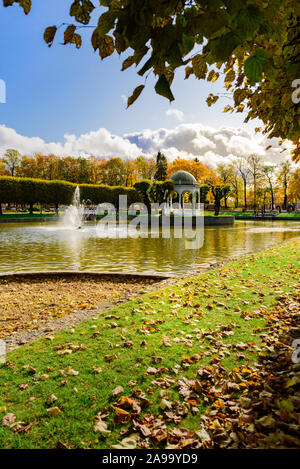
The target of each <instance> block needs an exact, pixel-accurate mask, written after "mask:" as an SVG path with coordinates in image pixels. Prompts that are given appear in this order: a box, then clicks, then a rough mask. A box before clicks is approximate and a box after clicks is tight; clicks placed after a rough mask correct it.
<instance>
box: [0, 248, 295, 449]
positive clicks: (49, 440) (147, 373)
mask: <svg viewBox="0 0 300 469" xmlns="http://www.w3.org/2000/svg"><path fill="white" fill-rule="evenodd" d="M299 253H300V240H299V239H297V240H293V241H290V242H288V243H284V244H281V245H279V246H277V247H274V248H273V249H270V250H268V251H264V252H261V253H259V254H256V255H251V256H248V257H246V258H243V259H241V260H239V261H236V262H233V263H231V264H228V265H226V266H225V267H223V268H221V269H216V270H211V271H209V272H207V273H204V274H202V275H199V276H197V277H193V278H191V279H190V280H184V281H181V282H180V283H179V284H177V285H176V286H171V287H169V288H166V289H163V290H161V291H158V292H157V293H155V294H151V295H145V296H143V297H141V298H140V299H137V300H134V301H131V302H128V303H126V304H122V305H120V306H117V307H115V308H114V309H113V310H112V311H111V312H110V313H109V314H106V315H103V316H99V317H98V318H97V319H94V320H89V321H86V322H84V323H82V324H80V325H79V326H78V327H77V328H76V329H75V330H66V331H63V332H60V333H58V334H56V335H55V336H54V337H48V339H47V338H45V339H42V340H38V341H36V342H34V343H32V344H30V345H27V346H23V347H20V348H19V349H17V350H16V351H14V352H11V353H9V355H8V358H7V360H8V361H7V363H6V364H5V365H2V367H1V365H0V390H1V392H0V447H1V448H54V447H56V446H57V445H61V444H63V445H66V446H67V447H70V448H109V447H110V446H111V445H115V444H116V443H118V442H119V441H120V440H122V438H123V437H124V435H126V429H127V428H129V427H130V422H127V420H128V419H127V418H126V416H125V417H124V418H123V417H122V415H121V416H120V418H115V419H114V418H113V417H114V412H116V407H115V405H116V401H117V399H118V398H120V397H121V399H122V398H123V401H124V402H125V400H126V399H129V398H131V397H132V396H139V397H140V398H142V399H144V402H145V403H148V401H149V406H148V407H147V409H145V410H144V409H142V412H141V415H140V417H139V418H140V419H141V418H143V416H144V415H150V414H151V415H155V416H156V417H157V418H164V422H166V425H167V426H168V427H170V428H174V427H178V428H182V427H185V428H187V429H189V430H191V431H195V430H197V429H198V428H199V422H200V415H202V414H204V413H205V412H206V409H207V406H208V403H207V402H206V401H205V400H201V399H199V401H197V402H191V403H190V404H189V405H190V406H191V407H193V412H188V413H187V415H186V416H184V417H183V418H182V420H181V422H180V423H177V422H176V421H174V420H172V418H171V419H166V417H165V416H164V411H163V407H164V405H166V403H164V404H163V405H162V399H163V398H164V397H166V396H165V395H164V393H165V392H166V391H165V390H164V389H162V388H164V387H165V388H166V387H167V388H168V391H167V392H168V397H167V398H166V399H165V400H167V403H168V402H169V401H173V402H177V404H178V403H180V402H181V401H182V397H181V396H179V394H178V390H177V389H176V388H174V387H172V380H174V379H177V378H178V376H180V377H183V378H185V379H192V378H194V377H195V376H197V370H198V369H199V367H201V366H202V365H209V364H211V365H213V364H214V363H218V364H221V365H222V366H223V367H224V368H225V369H226V370H228V373H230V370H232V369H235V368H238V367H241V366H242V365H243V364H244V365H245V366H251V365H252V364H253V363H255V362H256V361H257V359H258V356H259V355H264V354H265V344H262V337H261V334H262V333H266V328H265V326H266V320H267V318H268V311H269V310H270V308H271V307H272V305H273V304H274V302H275V301H276V297H278V295H282V294H285V293H289V292H293V291H295V289H296V288H297V286H296V285H297V281H298V279H297V276H298V277H299V257H300V256H299ZM257 310H261V311H263V312H264V313H265V316H266V317H265V318H264V317H262V316H259V317H252V315H251V313H253V312H254V311H257ZM74 372H76V373H74ZM77 372H78V373H77ZM168 380H169V381H168ZM162 384H164V385H163V386H162ZM118 386H122V388H123V389H122V388H121V389H117V390H116V394H117V393H118V391H120V394H118V396H112V392H113V391H114V390H115V389H116V388H117V387H118ZM53 395H54V397H55V398H57V400H54V397H53ZM51 396H52V398H51ZM122 396H123V397H122ZM124 396H125V397H124ZM51 401H53V402H51ZM119 402H120V401H119ZM177 404H176V405H177ZM112 405H113V406H114V407H111V406H112ZM167 405H168V404H167ZM49 408H50V409H51V408H52V409H53V408H54V409H55V410H52V411H50V412H49V411H47V409H49ZM196 408H197V409H196ZM58 409H59V410H58ZM106 411H107V413H109V414H110V415H109V416H108V417H107V420H105V422H106V424H107V427H108V429H109V431H110V433H107V434H105V433H106V431H102V432H95V431H94V425H95V421H94V418H95V416H96V415H97V414H98V413H99V412H104V413H105V412H106ZM8 413H9V414H13V415H14V416H15V419H16V420H17V422H23V424H20V425H19V426H16V427H15V428H14V426H9V425H5V426H4V425H1V420H2V418H3V417H4V416H5V415H7V414H8ZM51 413H53V414H56V413H58V415H51ZM124 415H125V414H124ZM103 418H104V417H103ZM100 422H101V417H100ZM27 425H29V427H27ZM100 426H101V425H100ZM104 427H105V426H104ZM13 430H15V431H13ZM120 431H121V433H120ZM162 445H163V442H162ZM140 447H142V446H140ZM152 447H153V446H152ZM154 447H155V445H154ZM156 447H157V446H156Z"/></svg>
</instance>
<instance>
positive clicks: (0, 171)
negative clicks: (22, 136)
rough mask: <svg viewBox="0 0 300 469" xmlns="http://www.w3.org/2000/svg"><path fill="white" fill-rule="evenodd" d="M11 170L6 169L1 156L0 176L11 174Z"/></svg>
mask: <svg viewBox="0 0 300 469" xmlns="http://www.w3.org/2000/svg"><path fill="white" fill-rule="evenodd" d="M9 174H10V172H9V171H8V170H7V169H6V166H5V163H4V161H3V159H1V158H0V176H9Z"/></svg>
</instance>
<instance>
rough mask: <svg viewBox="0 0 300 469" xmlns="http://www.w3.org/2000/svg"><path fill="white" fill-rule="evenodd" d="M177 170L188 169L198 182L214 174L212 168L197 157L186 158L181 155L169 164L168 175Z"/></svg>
mask: <svg viewBox="0 0 300 469" xmlns="http://www.w3.org/2000/svg"><path fill="white" fill-rule="evenodd" d="M177 171H187V172H188V173H191V174H192V175H193V176H194V178H195V179H196V180H197V181H198V182H202V181H204V180H205V179H207V178H209V177H210V176H211V174H212V172H211V170H210V169H208V168H207V166H205V165H204V164H203V163H201V162H200V161H199V160H198V159H197V158H196V159H194V160H186V159H183V158H180V157H177V158H175V160H174V161H173V162H172V163H169V164H168V170H167V177H168V178H169V177H171V176H172V174H174V173H176V172H177Z"/></svg>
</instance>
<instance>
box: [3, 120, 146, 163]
mask: <svg viewBox="0 0 300 469" xmlns="http://www.w3.org/2000/svg"><path fill="white" fill-rule="evenodd" d="M64 140H65V141H64V142H62V143H61V142H57V143H54V142H50V143H46V142H45V141H44V140H43V139H41V138H39V137H25V136H23V135H20V134H18V133H17V132H16V131H15V130H14V129H10V128H8V127H6V126H5V125H0V154H1V155H3V153H4V152H5V150H6V149H7V148H16V149H17V150H19V152H20V153H21V154H24V155H32V154H34V153H43V154H46V155H47V154H50V153H54V154H56V155H61V156H67V155H71V156H89V155H95V156H107V157H113V156H119V157H124V158H134V157H136V156H139V155H140V153H141V151H140V150H139V149H138V147H137V146H136V145H135V144H134V143H131V142H130V141H129V140H128V139H127V138H124V137H119V136H117V135H113V134H111V133H110V132H109V131H108V130H107V129H103V128H101V129H99V130H96V131H92V132H89V133H87V134H82V135H80V136H79V137H76V135H70V134H65V135H64Z"/></svg>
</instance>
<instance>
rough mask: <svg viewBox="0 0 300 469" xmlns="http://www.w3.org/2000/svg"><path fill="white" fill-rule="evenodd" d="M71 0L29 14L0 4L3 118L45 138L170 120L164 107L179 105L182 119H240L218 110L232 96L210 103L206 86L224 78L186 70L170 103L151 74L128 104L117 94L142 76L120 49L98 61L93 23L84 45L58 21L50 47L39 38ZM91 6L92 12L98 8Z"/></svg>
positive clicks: (55, 0)
mask: <svg viewBox="0 0 300 469" xmlns="http://www.w3.org/2000/svg"><path fill="white" fill-rule="evenodd" d="M96 3H97V2H96ZM69 5H70V0H51V1H49V0H38V1H37V0H33V7H32V11H31V13H30V14H29V15H28V16H25V15H24V13H23V10H22V9H21V8H20V7H19V6H18V5H15V6H13V7H9V8H4V7H3V6H1V7H0V44H1V51H2V57H1V65H0V78H2V79H4V80H5V82H6V86H7V103H6V104H5V105H1V107H0V112H1V121H0V122H1V123H3V124H5V125H6V126H8V127H12V128H14V129H15V130H16V131H17V132H20V133H22V134H25V135H27V136H40V137H42V138H43V139H45V140H47V141H49V140H55V141H56V140H59V139H61V138H62V137H63V135H64V134H65V133H72V134H73V133H74V134H81V133H85V132H88V131H90V130H93V129H94V130H95V129H98V128H99V127H105V128H107V129H109V131H111V132H113V133H116V134H123V133H127V132H132V131H138V130H142V129H143V128H151V129H154V128H158V127H167V128H170V127H172V126H174V125H175V124H176V123H177V120H176V118H175V117H174V116H173V117H172V116H166V114H165V112H166V111H167V110H168V109H169V108H171V109H172V108H176V109H179V110H181V111H182V112H183V113H184V120H185V121H186V122H193V123H196V122H197V123H199V122H200V123H205V124H206V125H211V126H214V127H220V126H222V125H226V126H234V127H236V126H240V125H241V123H242V120H243V118H242V117H243V116H242V115H232V116H229V115H228V114H226V115H224V114H223V113H222V112H221V111H222V109H223V107H224V105H226V104H227V102H229V100H227V99H222V100H221V102H220V104H219V105H216V106H214V107H213V108H208V107H207V105H206V103H205V99H206V97H207V94H208V93H209V92H211V91H213V92H215V91H216V92H217V91H223V88H222V85H221V83H220V84H205V83H202V82H199V81H197V80H195V79H193V78H192V77H191V78H190V79H189V80H186V81H184V79H183V71H182V72H181V71H180V73H179V74H178V77H177V78H176V79H175V82H174V86H173V91H174V95H175V98H176V100H175V102H174V103H172V105H171V106H170V105H169V103H168V101H167V100H165V99H164V98H161V97H160V96H156V95H155V93H154V90H153V84H154V80H153V79H152V78H150V77H149V79H148V81H147V88H146V90H144V92H143V94H142V96H141V97H140V99H139V101H138V102H137V103H136V104H135V105H134V106H133V107H132V108H130V109H128V110H126V109H125V104H124V102H123V100H122V98H121V96H122V95H123V96H128V95H130V94H131V92H132V90H133V89H134V88H135V86H137V85H138V84H140V83H143V79H141V78H140V77H138V76H137V75H136V71H135V69H132V70H131V69H130V70H127V71H125V72H121V71H120V68H121V63H122V58H120V57H119V56H118V55H117V54H114V56H113V57H110V58H107V59H106V60H104V61H101V60H100V58H99V56H98V55H97V53H96V54H95V53H94V51H93V49H92V47H91V44H90V34H91V31H90V30H85V31H83V37H84V46H83V48H82V49H81V50H76V49H75V47H74V46H62V45H61V44H60V42H61V39H62V32H63V29H62V30H61V31H60V35H58V39H59V40H56V42H55V44H54V45H53V46H52V48H48V47H47V45H46V44H45V43H44V41H43V38H42V36H43V31H44V29H45V27H46V26H49V25H53V24H60V23H62V22H64V21H67V22H68V21H69V15H68V6H69ZM96 10H97V11H96V13H95V15H94V16H95V17H96V15H97V13H98V12H99V8H97V9H96ZM93 24H96V18H95V20H94V21H93ZM247 128H248V129H249V130H250V128H253V125H250V126H247Z"/></svg>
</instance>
